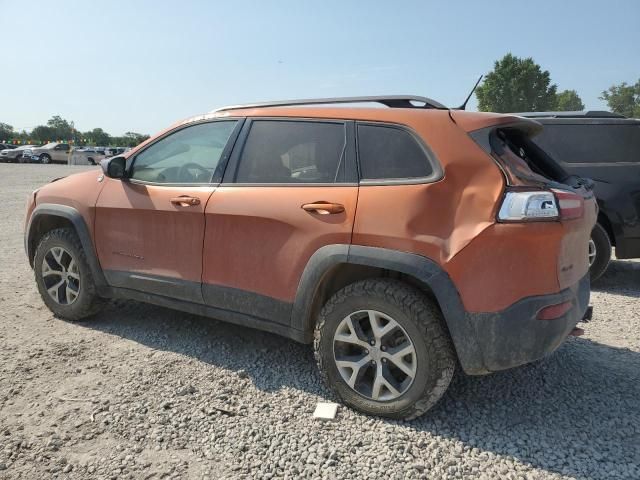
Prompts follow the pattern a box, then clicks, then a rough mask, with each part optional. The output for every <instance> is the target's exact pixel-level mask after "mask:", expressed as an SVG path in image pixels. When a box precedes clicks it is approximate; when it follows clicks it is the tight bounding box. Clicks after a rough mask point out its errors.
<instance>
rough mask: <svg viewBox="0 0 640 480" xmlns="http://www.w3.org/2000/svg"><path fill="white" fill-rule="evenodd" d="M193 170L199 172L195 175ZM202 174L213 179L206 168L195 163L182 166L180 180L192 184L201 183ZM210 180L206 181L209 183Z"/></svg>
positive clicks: (179, 171) (179, 173)
mask: <svg viewBox="0 0 640 480" xmlns="http://www.w3.org/2000/svg"><path fill="white" fill-rule="evenodd" d="M191 170H198V171H199V172H198V173H196V174H195V175H194V174H192V173H191ZM202 173H204V174H205V175H207V176H208V177H211V174H210V173H209V171H208V170H207V169H206V168H204V167H203V166H202V165H200V164H198V163H195V162H189V163H185V164H184V165H181V166H180V170H178V178H179V179H180V181H181V182H186V183H190V182H194V181H199V178H200V175H201V174H202ZM209 180H210V178H208V179H207V180H206V181H207V182H208V181H209Z"/></svg>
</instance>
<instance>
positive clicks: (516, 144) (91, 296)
mask: <svg viewBox="0 0 640 480" xmlns="http://www.w3.org/2000/svg"><path fill="white" fill-rule="evenodd" d="M365 102H376V103H378V104H381V105H382V106H384V107H387V108H380V106H378V107H375V108H374V107H370V108H364V107H361V106H360V104H363V103H365ZM338 103H343V104H352V105H348V106H340V105H330V104H338ZM353 104H357V105H353ZM321 105H324V106H321ZM541 128H542V127H541V125H540V124H538V123H537V122H535V121H534V120H529V119H524V118H520V117H516V116H508V115H499V114H491V113H472V112H464V111H460V110H451V109H448V108H446V107H444V106H443V105H441V104H439V103H438V102H436V101H433V100H430V99H428V98H424V97H412V96H389V97H353V98H332V99H318V100H298V101H286V102H273V103H267V104H255V105H245V106H234V107H227V108H223V109H220V110H216V111H214V112H212V113H209V114H206V115H201V116H197V117H194V118H191V119H188V120H185V121H182V122H180V123H178V124H176V125H174V126H172V127H170V128H169V129H167V130H165V131H163V132H162V133H160V134H158V135H156V136H155V137H153V138H151V139H149V140H147V141H146V142H144V143H143V144H141V145H140V146H138V147H137V148H135V149H134V150H132V151H130V152H128V153H126V154H124V155H123V156H118V157H113V158H111V159H108V160H104V161H103V162H102V170H100V171H96V170H90V171H86V172H83V173H78V174H75V175H71V176H69V177H66V178H62V179H58V180H56V181H54V182H52V183H50V184H48V185H46V186H44V187H42V188H40V189H38V190H36V191H35V192H33V194H32V195H31V198H30V200H29V204H28V211H27V218H26V228H25V247H26V252H27V256H28V258H29V262H30V264H31V265H32V267H33V270H34V272H35V279H36V283H37V286H38V289H39V291H40V293H41V295H42V298H43V300H44V302H45V304H46V305H47V306H48V307H49V308H50V309H51V311H52V312H53V313H54V314H55V315H56V316H58V317H60V318H62V319H65V320H72V321H73V320H81V319H84V318H86V317H89V316H90V315H93V314H95V313H96V312H98V311H99V309H100V306H101V305H102V304H103V301H104V299H107V298H127V299H134V300H139V301H143V302H149V303H153V304H156V305H161V306H165V307H170V308H174V309H178V310H182V311H186V312H191V313H195V314H198V315H203V316H207V317H213V318H216V319H220V320H224V321H228V322H232V323H236V324H240V325H245V326H248V327H252V328H257V329H261V330H266V331H269V332H273V333H276V334H279V335H284V336H286V337H289V338H291V339H294V340H296V341H299V342H304V343H313V348H314V350H315V356H316V359H317V363H318V367H319V370H320V372H321V375H322V376H323V377H324V380H325V381H326V383H327V385H328V386H329V387H331V388H332V389H333V390H334V392H335V393H336V395H337V396H338V397H340V399H342V400H343V401H344V402H345V403H346V404H348V405H350V406H352V407H354V408H356V409H359V410H361V411H363V412H366V413H370V414H376V415H383V416H388V417H393V418H414V417H416V416H418V415H421V414H422V413H424V412H425V411H427V410H428V409H429V408H431V407H432V406H433V405H434V404H435V403H436V402H437V401H438V399H439V398H440V397H441V396H442V395H443V394H444V392H445V391H446V389H447V387H448V385H449V383H450V381H451V379H452V376H453V374H454V371H455V370H456V368H457V366H459V368H461V369H462V370H463V371H464V372H466V373H467V374H473V375H478V374H486V373H489V372H494V371H497V370H502V369H506V368H510V367H515V366H517V365H521V364H524V363H527V362H531V361H534V360H536V359H539V358H541V357H543V356H544V355H546V354H548V353H550V352H552V351H553V350H555V349H556V348H557V347H558V346H559V345H560V344H561V343H562V342H563V341H564V340H565V338H566V337H567V336H568V335H569V334H571V333H574V334H575V333H578V332H579V329H576V328H575V326H576V324H577V323H578V322H580V321H582V320H586V319H587V317H588V316H589V315H590V312H591V310H590V307H588V302H589V275H588V270H589V262H588V243H589V236H590V232H591V230H592V228H593V226H594V224H595V221H596V217H597V206H596V202H595V200H594V198H593V195H592V192H591V191H590V190H589V186H588V182H581V181H580V179H577V180H576V179H573V180H571V179H569V180H571V181H570V182H569V183H562V181H563V180H565V179H562V178H557V172H555V171H554V169H553V165H549V163H548V157H547V155H546V154H543V153H544V152H540V150H539V147H537V146H536V145H535V144H534V143H533V142H532V141H531V140H530V138H531V137H532V136H533V135H535V134H536V133H537V132H538V131H540V129H541Z"/></svg>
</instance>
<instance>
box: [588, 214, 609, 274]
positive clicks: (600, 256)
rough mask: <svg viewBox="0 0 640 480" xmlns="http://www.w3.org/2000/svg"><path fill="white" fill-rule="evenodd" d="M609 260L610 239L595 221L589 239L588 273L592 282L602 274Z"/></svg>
mask: <svg viewBox="0 0 640 480" xmlns="http://www.w3.org/2000/svg"><path fill="white" fill-rule="evenodd" d="M610 260H611V240H609V235H608V234H607V231H606V230H605V229H604V228H603V227H602V225H600V224H599V223H596V225H595V227H593V230H592V231H591V238H590V239H589V273H590V275H591V281H592V282H594V281H596V280H597V279H598V278H600V277H601V276H602V274H603V273H604V272H605V270H606V269H607V267H608V266H609V262H610Z"/></svg>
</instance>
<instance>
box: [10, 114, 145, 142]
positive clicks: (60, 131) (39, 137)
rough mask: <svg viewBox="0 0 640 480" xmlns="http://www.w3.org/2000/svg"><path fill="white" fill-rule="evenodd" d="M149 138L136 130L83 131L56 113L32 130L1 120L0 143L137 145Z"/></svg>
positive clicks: (97, 129)
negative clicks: (114, 132)
mask: <svg viewBox="0 0 640 480" xmlns="http://www.w3.org/2000/svg"><path fill="white" fill-rule="evenodd" d="M147 138H149V135H144V134H142V133H136V132H127V133H125V134H124V135H122V136H120V137H117V136H112V135H109V134H108V133H107V132H105V131H104V130H103V129H102V128H94V129H93V130H90V131H88V132H81V131H79V130H76V128H75V127H74V124H73V122H69V121H67V120H65V119H64V118H62V117H60V116H59V115H54V116H53V117H51V118H50V119H49V120H48V121H47V123H46V125H38V126H37V127H34V128H33V129H32V130H31V131H30V132H27V131H26V130H22V131H21V132H17V131H15V130H14V128H13V127H12V126H11V125H9V124H7V123H2V122H0V143H11V144H17V145H26V144H36V145H42V144H45V143H49V142H65V143H71V144H73V145H96V146H112V147H135V146H136V145H138V144H139V143H141V142H143V141H145V140H146V139H147Z"/></svg>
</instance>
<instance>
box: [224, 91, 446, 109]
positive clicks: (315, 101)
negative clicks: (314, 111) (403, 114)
mask: <svg viewBox="0 0 640 480" xmlns="http://www.w3.org/2000/svg"><path fill="white" fill-rule="evenodd" d="M332 103H380V104H382V105H385V106H387V107H390V108H437V109H447V107H445V106H444V105H442V104H441V103H440V102H436V101H435V100H432V99H430V98H427V97H419V96H417V95H381V96H373V97H335V98H307V99H303V100H280V101H277V102H262V103H249V104H246V105H231V106H228V107H222V108H218V109H216V110H214V112H223V111H225V110H238V109H240V108H265V107H292V106H298V105H328V104H332Z"/></svg>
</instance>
